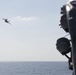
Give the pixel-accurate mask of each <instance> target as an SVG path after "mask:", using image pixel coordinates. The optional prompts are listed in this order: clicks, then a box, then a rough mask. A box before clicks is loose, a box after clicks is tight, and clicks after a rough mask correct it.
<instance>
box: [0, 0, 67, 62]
mask: <svg viewBox="0 0 76 75" xmlns="http://www.w3.org/2000/svg"><path fill="white" fill-rule="evenodd" d="M66 2H67V1H66V0H58V1H56V0H0V61H67V58H66V57H65V56H62V55H61V54H60V53H59V52H58V51H57V49H56V41H57V39H58V38H60V37H63V36H65V35H66V32H65V31H64V30H63V29H61V28H60V27H59V23H60V16H61V14H60V9H61V7H62V6H63V5H64V4H66ZM2 18H7V19H8V20H10V23H11V25H9V24H7V23H5V22H4V21H3V20H2Z"/></svg>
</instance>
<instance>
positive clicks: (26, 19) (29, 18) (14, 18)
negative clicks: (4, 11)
mask: <svg viewBox="0 0 76 75" xmlns="http://www.w3.org/2000/svg"><path fill="white" fill-rule="evenodd" d="M34 20H38V18H37V17H22V16H16V17H13V18H11V21H34Z"/></svg>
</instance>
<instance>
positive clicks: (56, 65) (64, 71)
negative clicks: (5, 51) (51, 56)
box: [0, 62, 72, 75]
mask: <svg viewBox="0 0 76 75" xmlns="http://www.w3.org/2000/svg"><path fill="white" fill-rule="evenodd" d="M0 75H72V71H70V70H69V69H68V63H67V62H0Z"/></svg>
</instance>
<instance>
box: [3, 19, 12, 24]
mask: <svg viewBox="0 0 76 75" xmlns="http://www.w3.org/2000/svg"><path fill="white" fill-rule="evenodd" d="M3 20H4V21H5V22H6V23H8V24H11V23H10V21H8V19H4V18H3Z"/></svg>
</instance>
